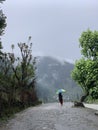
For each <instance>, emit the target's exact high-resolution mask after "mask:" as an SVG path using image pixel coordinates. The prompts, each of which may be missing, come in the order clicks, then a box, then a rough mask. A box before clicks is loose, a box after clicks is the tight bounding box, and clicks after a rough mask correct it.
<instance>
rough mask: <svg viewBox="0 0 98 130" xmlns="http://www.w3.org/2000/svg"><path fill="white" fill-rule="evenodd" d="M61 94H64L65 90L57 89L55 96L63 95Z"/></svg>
mask: <svg viewBox="0 0 98 130" xmlns="http://www.w3.org/2000/svg"><path fill="white" fill-rule="evenodd" d="M63 92H66V90H65V89H58V90H57V91H56V94H59V93H63Z"/></svg>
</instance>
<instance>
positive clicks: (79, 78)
mask: <svg viewBox="0 0 98 130" xmlns="http://www.w3.org/2000/svg"><path fill="white" fill-rule="evenodd" d="M79 40H80V46H81V47H82V50H81V52H82V54H83V56H84V58H82V59H80V60H78V61H76V63H75V67H74V70H73V71H72V78H73V79H74V80H75V81H76V82H77V83H78V84H79V85H80V86H81V87H82V89H83V90H84V92H85V96H84V97H82V98H81V101H84V100H85V98H87V96H91V97H92V98H93V99H95V98H98V81H97V80H98V59H97V58H98V32H97V31H94V32H92V31H90V30H87V31H86V32H83V33H82V35H81V37H80V39H79Z"/></svg>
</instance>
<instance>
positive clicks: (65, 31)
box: [2, 0, 98, 61]
mask: <svg viewBox="0 0 98 130" xmlns="http://www.w3.org/2000/svg"><path fill="white" fill-rule="evenodd" d="M2 9H3V11H4V13H5V15H6V16H7V27H6V29H5V35H4V36H3V38H2V41H3V47H4V51H10V50H11V49H10V46H11V44H15V47H16V46H17V43H19V42H26V41H27V39H28V37H29V36H32V42H33V48H32V50H33V54H34V55H35V56H39V55H40V56H42V55H49V56H53V57H59V58H60V57H61V58H63V59H70V60H72V61H73V60H77V59H79V58H81V53H80V48H79V41H78V39H79V37H80V35H81V33H82V32H83V31H86V30H87V29H88V28H89V29H91V30H98V0H6V2H4V3H3V5H2ZM16 49H17V47H16ZM15 51H16V53H18V50H15Z"/></svg>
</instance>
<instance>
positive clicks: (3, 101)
mask: <svg viewBox="0 0 98 130" xmlns="http://www.w3.org/2000/svg"><path fill="white" fill-rule="evenodd" d="M18 47H19V49H20V52H21V56H20V57H15V54H14V53H3V55H2V57H1V62H0V111H1V112H2V111H4V109H5V108H7V107H11V106H12V107H16V106H17V104H18V106H20V107H21V106H22V107H26V106H30V105H34V104H35V103H36V102H37V101H38V99H37V95H36V92H35V81H36V75H35V69H36V64H35V63H36V58H35V57H33V56H32V49H31V48H32V43H30V38H29V42H28V43H19V44H18ZM13 49H14V45H12V52H13ZM5 106H6V107H5ZM0 114H1V113H0Z"/></svg>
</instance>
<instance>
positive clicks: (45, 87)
mask: <svg viewBox="0 0 98 130" xmlns="http://www.w3.org/2000/svg"><path fill="white" fill-rule="evenodd" d="M73 68H74V64H72V63H69V62H67V61H64V62H63V61H60V60H58V59H57V58H54V57H49V56H43V57H38V58H37V70H36V75H37V94H38V97H39V98H40V99H41V100H43V101H44V102H53V101H56V100H57V95H56V91H57V89H59V88H64V89H66V90H67V92H66V94H64V98H65V101H72V100H78V99H80V95H81V94H82V90H81V88H80V87H79V86H77V85H76V83H75V82H74V81H73V80H72V78H71V71H72V70H73Z"/></svg>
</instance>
